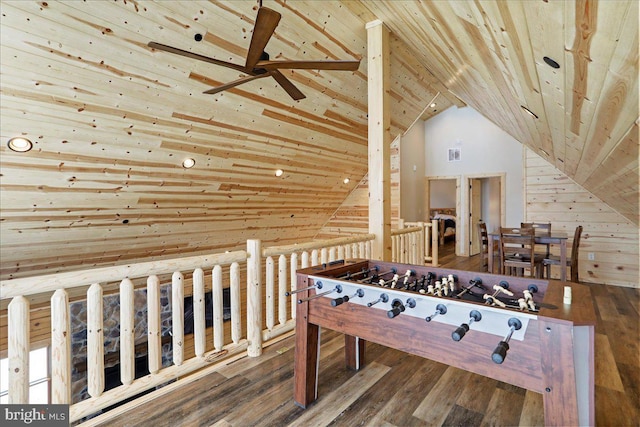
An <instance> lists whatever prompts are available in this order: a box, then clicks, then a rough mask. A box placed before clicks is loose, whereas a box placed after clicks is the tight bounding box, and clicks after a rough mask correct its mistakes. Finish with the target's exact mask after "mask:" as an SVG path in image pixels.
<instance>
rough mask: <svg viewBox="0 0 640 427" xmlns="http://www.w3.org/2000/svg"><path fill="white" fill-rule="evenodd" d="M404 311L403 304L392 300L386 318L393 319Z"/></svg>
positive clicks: (397, 300)
mask: <svg viewBox="0 0 640 427" xmlns="http://www.w3.org/2000/svg"><path fill="white" fill-rule="evenodd" d="M404 310H405V307H404V304H403V303H402V301H400V300H399V299H394V300H393V302H392V303H391V310H389V311H387V317H389V318H390V319H393V318H394V317H397V316H398V315H399V314H400V313H402V312H403V311H404Z"/></svg>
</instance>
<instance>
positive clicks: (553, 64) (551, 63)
mask: <svg viewBox="0 0 640 427" xmlns="http://www.w3.org/2000/svg"><path fill="white" fill-rule="evenodd" d="M542 60H543V61H544V62H546V63H547V65H548V66H549V67H551V68H555V69H558V68H560V64H558V63H557V62H556V61H554V60H553V59H551V58H549V57H548V56H545V57H544V58H542Z"/></svg>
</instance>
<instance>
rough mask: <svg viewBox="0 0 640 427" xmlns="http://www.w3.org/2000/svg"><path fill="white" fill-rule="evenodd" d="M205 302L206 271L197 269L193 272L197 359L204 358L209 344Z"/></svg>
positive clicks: (194, 340) (194, 335)
mask: <svg viewBox="0 0 640 427" xmlns="http://www.w3.org/2000/svg"><path fill="white" fill-rule="evenodd" d="M204 301H205V300H204V271H203V270H202V269H201V268H196V269H195V270H194V271H193V342H194V347H195V353H196V356H197V357H204V352H205V349H206V344H207V333H206V322H205V304H204Z"/></svg>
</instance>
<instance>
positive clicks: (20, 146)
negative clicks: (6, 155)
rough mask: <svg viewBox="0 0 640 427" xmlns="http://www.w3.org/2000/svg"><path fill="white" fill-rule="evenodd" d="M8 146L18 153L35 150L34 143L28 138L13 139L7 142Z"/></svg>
mask: <svg viewBox="0 0 640 427" xmlns="http://www.w3.org/2000/svg"><path fill="white" fill-rule="evenodd" d="M7 146H8V147H9V149H11V150H13V151H17V152H18V153H26V152H27V151H29V150H31V149H32V148H33V143H32V142H31V141H29V140H28V139H27V138H23V137H21V136H17V137H15V138H11V139H10V140H9V142H7Z"/></svg>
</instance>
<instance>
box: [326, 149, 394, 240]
mask: <svg viewBox="0 0 640 427" xmlns="http://www.w3.org/2000/svg"><path fill="white" fill-rule="evenodd" d="M398 218H400V138H396V139H395V140H394V141H393V142H392V143H391V229H392V230H393V229H396V228H397V227H398ZM368 232H369V175H368V174H367V175H365V177H364V178H362V180H361V181H360V182H359V183H358V185H357V186H356V187H355V188H354V189H353V191H352V192H351V194H349V196H348V197H347V198H346V199H345V200H344V202H343V203H342V204H341V205H340V207H339V208H338V209H337V210H336V211H335V212H334V213H333V215H331V218H329V220H328V221H327V223H326V224H325V225H324V226H323V227H322V228H321V229H320V231H319V232H318V234H317V235H316V238H318V239H327V238H332V237H339V236H344V235H351V234H355V233H368Z"/></svg>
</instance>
